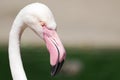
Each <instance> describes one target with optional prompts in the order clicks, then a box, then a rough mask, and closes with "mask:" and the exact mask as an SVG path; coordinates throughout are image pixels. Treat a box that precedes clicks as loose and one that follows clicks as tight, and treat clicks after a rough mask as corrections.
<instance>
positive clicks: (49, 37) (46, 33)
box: [43, 27, 66, 76]
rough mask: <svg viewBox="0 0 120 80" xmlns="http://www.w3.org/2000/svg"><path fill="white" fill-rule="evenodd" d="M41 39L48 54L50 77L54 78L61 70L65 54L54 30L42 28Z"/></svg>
mask: <svg viewBox="0 0 120 80" xmlns="http://www.w3.org/2000/svg"><path fill="white" fill-rule="evenodd" d="M43 39H44V41H45V43H46V46H47V49H48V51H49V53H50V64H51V76H55V75H56V74H57V73H58V72H59V71H60V69H61V68H62V65H63V63H64V60H65V57H66V52H65V49H64V47H63V45H62V43H61V41H60V39H59V37H58V35H57V33H56V31H55V30H50V29H48V28H46V27H44V28H43Z"/></svg>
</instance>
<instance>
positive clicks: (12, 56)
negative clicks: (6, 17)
mask: <svg viewBox="0 0 120 80" xmlns="http://www.w3.org/2000/svg"><path fill="white" fill-rule="evenodd" d="M24 29H25V27H23V23H22V22H21V21H20V20H19V19H16V20H15V21H14V23H13V26H12V29H11V31H10V35H9V61H10V69H11V74H12V78H13V80H27V77H26V74H25V71H24V68H23V64H22V60H21V55H20V38H21V34H22V32H23V30H24Z"/></svg>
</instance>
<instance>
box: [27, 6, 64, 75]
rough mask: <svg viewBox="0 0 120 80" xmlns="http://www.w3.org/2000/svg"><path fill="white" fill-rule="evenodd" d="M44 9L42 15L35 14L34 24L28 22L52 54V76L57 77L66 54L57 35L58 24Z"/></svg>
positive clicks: (45, 8) (46, 9)
mask: <svg viewBox="0 0 120 80" xmlns="http://www.w3.org/2000/svg"><path fill="white" fill-rule="evenodd" d="M42 7H43V10H40V11H39V13H40V15H37V14H35V16H36V15H37V17H34V18H33V19H32V21H33V22H28V25H29V26H30V28H31V29H32V30H33V31H34V32H35V33H36V34H37V35H38V36H39V37H41V38H42V39H43V40H44V41H45V43H46V46H47V49H48V51H49V53H50V64H51V75H52V76H55V75H56V73H58V72H59V71H60V69H61V67H62V65H63V63H64V60H65V58H66V52H65V49H64V47H63V45H62V43H61V41H60V39H59V37H58V35H57V32H56V22H55V20H54V17H53V15H52V12H51V11H50V10H49V9H48V8H47V7H45V6H42ZM36 13H37V12H36ZM32 16H33V15H32ZM38 18H39V19H38ZM28 20H30V17H28V18H27V19H26V21H28Z"/></svg>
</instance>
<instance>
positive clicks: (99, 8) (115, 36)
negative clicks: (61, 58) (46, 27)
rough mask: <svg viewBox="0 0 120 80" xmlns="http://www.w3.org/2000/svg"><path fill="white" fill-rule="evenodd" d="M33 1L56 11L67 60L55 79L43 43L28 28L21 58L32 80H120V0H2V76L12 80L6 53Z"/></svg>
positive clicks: (23, 37) (0, 75) (0, 4)
mask: <svg viewBox="0 0 120 80" xmlns="http://www.w3.org/2000/svg"><path fill="white" fill-rule="evenodd" d="M33 2H42V3H44V4H46V5H47V6H48V7H49V8H50V9H51V10H52V12H53V14H54V16H55V20H56V22H57V31H58V34H59V36H60V38H61V41H62V42H63V44H64V46H65V48H66V52H67V59H66V62H65V64H64V66H63V68H62V70H61V72H60V74H58V75H57V76H56V77H54V78H53V77H51V76H50V66H49V54H48V52H47V49H46V47H45V46H44V45H45V44H44V42H43V41H42V40H41V39H39V38H38V37H37V36H36V35H35V34H34V33H33V32H32V31H31V30H30V29H26V30H25V32H24V34H23V36H22V43H21V52H22V55H21V56H22V59H23V64H24V67H25V71H26V74H27V76H28V80H40V79H44V80H48V79H52V80H61V79H62V80H66V79H69V80H79V79H81V80H88V79H89V80H120V69H119V68H120V63H119V62H120V1H119V0H70V1H66V0H12V1H8V0H1V2H0V10H1V11H0V32H1V33H0V80H12V78H11V74H10V69H9V61H8V52H7V47H8V36H9V31H10V29H11V26H12V23H13V21H14V19H15V17H16V15H17V14H18V12H19V11H20V10H21V9H22V8H23V7H24V6H26V5H27V4H30V3H33ZM43 53H45V54H43Z"/></svg>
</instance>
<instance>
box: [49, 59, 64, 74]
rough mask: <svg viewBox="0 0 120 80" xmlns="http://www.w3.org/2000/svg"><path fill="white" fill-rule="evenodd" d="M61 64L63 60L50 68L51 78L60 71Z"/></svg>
mask: <svg viewBox="0 0 120 80" xmlns="http://www.w3.org/2000/svg"><path fill="white" fill-rule="evenodd" d="M63 63H64V60H63V61H62V62H58V63H57V64H56V65H54V66H51V76H55V75H56V74H57V73H58V72H59V71H60V70H61V68H62V65H63Z"/></svg>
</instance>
